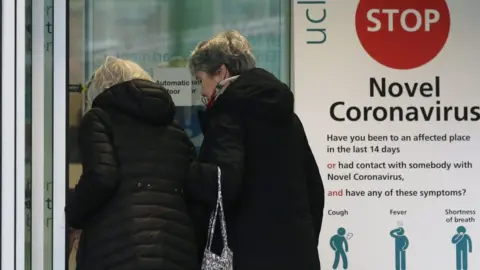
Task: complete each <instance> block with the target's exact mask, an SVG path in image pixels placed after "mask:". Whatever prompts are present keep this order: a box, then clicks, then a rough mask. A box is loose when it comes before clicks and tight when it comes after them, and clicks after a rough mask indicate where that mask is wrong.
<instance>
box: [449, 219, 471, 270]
mask: <svg viewBox="0 0 480 270" xmlns="http://www.w3.org/2000/svg"><path fill="white" fill-rule="evenodd" d="M452 244H454V245H455V249H456V253H457V270H468V253H472V239H471V238H470V236H469V235H468V234H467V229H466V228H465V227H463V226H458V228H457V234H455V235H454V236H453V237H452Z"/></svg>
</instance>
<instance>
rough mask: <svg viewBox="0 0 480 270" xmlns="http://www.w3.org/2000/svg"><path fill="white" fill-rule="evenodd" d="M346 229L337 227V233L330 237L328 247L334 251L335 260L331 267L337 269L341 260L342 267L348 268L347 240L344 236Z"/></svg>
mask: <svg viewBox="0 0 480 270" xmlns="http://www.w3.org/2000/svg"><path fill="white" fill-rule="evenodd" d="M346 233H347V230H345V228H338V230H337V234H335V235H333V236H332V238H330V247H331V248H332V249H333V251H335V260H334V261H333V269H334V270H335V269H337V268H338V265H339V264H340V259H341V260H342V266H343V269H348V258H347V252H348V241H347V238H346V237H345V234H346Z"/></svg>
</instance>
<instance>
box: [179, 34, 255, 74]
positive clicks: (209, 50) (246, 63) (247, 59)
mask: <svg viewBox="0 0 480 270" xmlns="http://www.w3.org/2000/svg"><path fill="white" fill-rule="evenodd" d="M222 65H225V66H226V67H227V69H228V71H229V72H230V75H231V76H235V75H240V74H241V73H242V72H244V71H246V70H249V69H252V68H254V67H255V65H256V61H255V57H254V56H253V53H252V47H251V46H250V42H248V40H247V38H246V37H244V36H243V35H242V34H241V33H240V32H238V31H236V30H229V31H225V32H222V33H219V34H217V35H216V36H214V37H213V38H212V39H210V40H207V41H203V42H200V43H199V44H198V45H197V47H196V48H195V49H194V50H193V52H192V53H191V55H190V59H189V62H188V67H189V69H190V72H191V73H192V74H195V73H197V72H198V71H203V72H206V73H207V74H210V75H213V74H215V72H217V71H218V69H219V68H220V67H221V66H222Z"/></svg>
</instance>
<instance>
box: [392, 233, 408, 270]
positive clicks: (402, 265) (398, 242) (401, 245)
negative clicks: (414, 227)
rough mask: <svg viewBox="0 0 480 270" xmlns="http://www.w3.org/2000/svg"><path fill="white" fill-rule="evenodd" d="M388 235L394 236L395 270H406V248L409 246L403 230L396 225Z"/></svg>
mask: <svg viewBox="0 0 480 270" xmlns="http://www.w3.org/2000/svg"><path fill="white" fill-rule="evenodd" d="M390 236H391V237H393V238H395V270H406V269H407V264H406V261H407V260H406V252H405V251H406V250H407V248H408V246H409V244H410V243H409V241H408V238H407V236H406V235H405V230H404V229H403V228H402V227H398V228H396V229H394V230H392V231H391V232H390Z"/></svg>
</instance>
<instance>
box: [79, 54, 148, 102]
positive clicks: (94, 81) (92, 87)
mask: <svg viewBox="0 0 480 270" xmlns="http://www.w3.org/2000/svg"><path fill="white" fill-rule="evenodd" d="M134 79H142V80H147V81H152V82H153V79H152V77H151V76H150V74H148V72H146V71H145V70H144V69H143V68H142V67H140V66H139V65H138V64H137V63H135V62H133V61H130V60H124V59H120V58H117V57H114V56H107V58H106V59H105V62H104V63H103V65H101V66H100V67H99V68H98V69H97V70H96V71H95V72H94V73H93V75H92V78H91V79H90V82H89V83H88V84H87V86H86V87H87V90H86V94H85V107H86V108H85V111H88V110H89V109H90V108H91V107H92V103H93V100H94V99H95V98H96V97H97V96H98V95H100V93H102V92H103V91H105V90H106V89H108V88H110V87H112V86H114V85H117V84H120V83H123V82H127V81H131V80H134Z"/></svg>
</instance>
